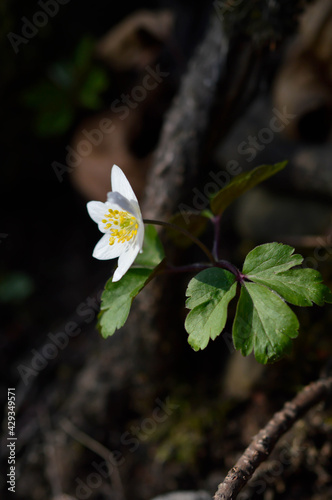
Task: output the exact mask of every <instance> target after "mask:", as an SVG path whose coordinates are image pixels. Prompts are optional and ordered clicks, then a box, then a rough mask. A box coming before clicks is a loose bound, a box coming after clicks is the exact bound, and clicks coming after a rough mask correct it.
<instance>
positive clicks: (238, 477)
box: [214, 377, 332, 500]
mask: <svg viewBox="0 0 332 500" xmlns="http://www.w3.org/2000/svg"><path fill="white" fill-rule="evenodd" d="M331 394H332V377H328V378H325V379H320V380H318V381H316V382H312V383H311V384H309V385H308V386H306V387H305V388H304V389H303V390H302V391H301V392H300V393H299V394H298V395H297V396H295V398H294V399H293V400H292V401H289V402H287V403H285V405H284V407H283V409H282V410H281V411H279V412H277V413H275V414H274V416H273V417H272V419H271V420H270V421H269V422H268V424H267V425H266V426H265V427H264V428H263V429H262V430H260V431H259V433H258V434H256V436H255V437H254V438H253V441H252V443H251V444H250V445H249V446H248V448H247V449H246V450H245V451H244V453H243V455H242V456H241V457H240V458H239V460H238V461H237V462H236V464H235V465H234V467H232V469H231V470H230V471H229V472H228V474H227V476H226V477H225V479H224V481H223V482H222V483H220V484H219V486H218V490H217V492H216V494H215V496H214V500H234V499H235V498H236V497H237V495H238V493H239V492H240V491H241V489H242V488H243V487H244V486H245V485H246V483H247V482H248V481H249V479H250V478H251V476H252V475H253V473H254V472H255V470H256V469H257V467H258V466H259V465H260V464H261V463H262V462H263V461H264V460H266V459H267V458H268V456H269V454H270V453H271V451H272V450H273V448H274V446H275V444H276V442H277V441H278V439H279V438H280V437H281V436H282V435H283V434H285V433H286V432H287V431H288V430H289V429H290V428H291V426H292V425H293V424H294V423H295V422H296V420H298V419H299V418H300V417H301V416H302V415H304V414H305V413H306V412H307V411H308V410H309V409H310V408H311V407H313V406H314V405H316V404H317V403H319V402H320V401H322V400H324V399H325V398H327V397H328V396H329V395H331Z"/></svg>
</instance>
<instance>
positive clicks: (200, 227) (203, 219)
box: [167, 212, 209, 248]
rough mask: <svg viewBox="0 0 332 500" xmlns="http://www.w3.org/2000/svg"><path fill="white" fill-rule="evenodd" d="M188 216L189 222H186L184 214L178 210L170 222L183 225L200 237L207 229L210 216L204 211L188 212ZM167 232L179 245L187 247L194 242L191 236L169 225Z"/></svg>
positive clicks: (182, 226)
mask: <svg viewBox="0 0 332 500" xmlns="http://www.w3.org/2000/svg"><path fill="white" fill-rule="evenodd" d="M187 218H188V219H189V220H188V222H186V220H185V219H184V217H183V215H182V214H181V213H180V212H178V213H176V214H175V215H173V217H172V218H171V219H170V221H169V222H171V223H172V224H175V225H177V226H179V227H181V228H182V229H186V230H187V231H188V232H189V233H191V234H192V235H193V236H196V238H197V237H199V236H200V235H201V234H202V233H203V232H204V231H205V228H206V226H207V223H208V221H209V218H208V217H207V215H204V214H203V213H202V214H195V213H187ZM167 234H168V236H169V237H170V238H171V240H172V241H173V242H174V243H175V244H176V245H177V246H178V247H181V248H187V247H189V246H190V245H192V244H193V241H192V240H191V239H190V238H188V237H187V236H185V235H184V234H182V233H180V232H179V231H176V230H175V229H172V228H169V227H168V228H167Z"/></svg>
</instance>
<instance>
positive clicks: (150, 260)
mask: <svg viewBox="0 0 332 500" xmlns="http://www.w3.org/2000/svg"><path fill="white" fill-rule="evenodd" d="M164 257H165V253H164V248H163V245H162V243H161V241H160V239H159V236H158V232H157V230H156V228H155V227H154V226H152V225H151V224H146V225H145V234H144V245H143V252H142V253H140V254H138V256H137V257H136V260H135V262H134V266H135V267H136V266H137V267H148V268H154V267H156V266H157V265H158V264H159V263H160V262H161V261H162V260H163V258H164Z"/></svg>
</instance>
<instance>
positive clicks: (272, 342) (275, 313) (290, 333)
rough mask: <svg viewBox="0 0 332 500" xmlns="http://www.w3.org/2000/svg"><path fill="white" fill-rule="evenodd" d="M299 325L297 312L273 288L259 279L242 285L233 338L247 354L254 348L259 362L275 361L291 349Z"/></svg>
mask: <svg viewBox="0 0 332 500" xmlns="http://www.w3.org/2000/svg"><path fill="white" fill-rule="evenodd" d="M298 328H299V322H298V320H297V317H296V315H295V314H294V313H293V311H292V310H291V309H290V308H289V307H288V306H287V304H286V303H285V302H284V301H283V300H282V299H281V298H280V297H279V296H278V295H276V294H275V293H274V292H272V291H271V290H269V289H268V288H267V287H265V286H262V285H259V284H256V283H246V284H245V286H243V287H242V289H241V295H240V299H239V302H238V305H237V310H236V315H235V320H234V324H233V342H234V347H235V348H236V349H239V350H241V352H242V354H243V355H244V356H247V355H248V354H250V353H251V352H252V350H254V352H255V357H256V359H257V361H259V362H260V363H264V364H265V363H268V362H269V361H276V360H277V359H279V358H281V357H282V356H283V355H284V354H287V353H289V352H290V350H291V346H292V339H293V338H296V337H297V335H298Z"/></svg>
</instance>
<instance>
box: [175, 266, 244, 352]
mask: <svg viewBox="0 0 332 500" xmlns="http://www.w3.org/2000/svg"><path fill="white" fill-rule="evenodd" d="M235 294H236V281H235V276H234V275H233V274H232V273H230V272H228V271H225V270H224V269H220V268H217V267H214V268H211V269H206V270H204V271H202V272H200V273H198V274H197V276H195V277H194V278H193V279H192V280H191V281H190V282H189V285H188V288H187V297H188V299H187V302H186V307H187V308H188V309H191V311H190V312H189V314H188V315H187V318H186V321H185V328H186V330H187V332H188V333H189V337H188V342H189V344H190V345H191V346H192V348H193V349H194V350H195V351H198V350H199V349H204V348H205V347H206V346H207V344H208V342H209V340H210V339H212V340H214V339H215V338H216V337H217V336H218V335H219V334H220V333H221V332H222V330H223V329H224V327H225V324H226V320H227V307H228V304H229V302H230V301H231V300H232V298H233V297H234V296H235Z"/></svg>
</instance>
